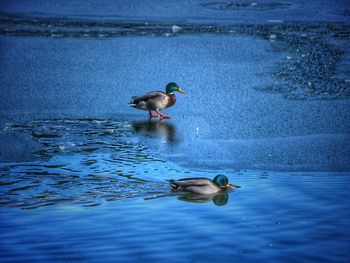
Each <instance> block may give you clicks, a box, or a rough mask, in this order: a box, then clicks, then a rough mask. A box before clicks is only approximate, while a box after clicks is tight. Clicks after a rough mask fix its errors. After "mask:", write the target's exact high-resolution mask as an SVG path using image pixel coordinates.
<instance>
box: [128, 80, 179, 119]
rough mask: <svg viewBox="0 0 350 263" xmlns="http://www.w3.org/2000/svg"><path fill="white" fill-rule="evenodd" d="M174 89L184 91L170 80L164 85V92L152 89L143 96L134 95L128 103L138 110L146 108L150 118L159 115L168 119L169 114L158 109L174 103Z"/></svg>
mask: <svg viewBox="0 0 350 263" xmlns="http://www.w3.org/2000/svg"><path fill="white" fill-rule="evenodd" d="M175 91H177V92H180V93H185V92H184V91H183V90H182V89H181V88H180V87H179V86H178V85H177V84H176V83H174V82H170V83H169V84H168V85H167V86H166V92H162V91H153V92H149V93H147V94H145V95H143V96H134V97H132V99H133V100H132V101H131V102H130V103H129V106H131V107H133V108H136V109H139V110H147V111H148V112H149V117H150V118H156V117H158V115H159V116H161V118H165V119H169V118H170V116H167V115H165V114H164V113H161V112H160V110H162V109H165V108H169V107H171V106H172V105H174V104H175V102H176V96H175V94H174V92H175ZM152 111H155V112H156V113H155V114H152Z"/></svg>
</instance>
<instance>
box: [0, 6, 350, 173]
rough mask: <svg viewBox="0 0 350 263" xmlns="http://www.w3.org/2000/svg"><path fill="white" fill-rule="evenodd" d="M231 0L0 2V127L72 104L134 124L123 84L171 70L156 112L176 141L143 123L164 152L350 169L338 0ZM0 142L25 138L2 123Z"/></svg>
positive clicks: (211, 163)
mask: <svg viewBox="0 0 350 263" xmlns="http://www.w3.org/2000/svg"><path fill="white" fill-rule="evenodd" d="M255 2H256V3H258V5H255V4H253V5H252V3H255ZM227 3H228V2H226V1H223V2H220V1H217V2H216V1H184V2H182V3H181V5H178V1H155V0H152V1H99V2H98V4H92V3H90V1H70V2H69V3H52V1H0V11H1V14H0V18H1V21H2V25H1V24H0V32H1V35H0V59H1V65H0V97H1V103H0V124H1V128H3V127H5V125H6V123H18V122H24V123H28V122H30V121H31V120H33V119H46V118H58V119H60V118H76V117H89V118H100V119H103V118H117V119H118V118H121V119H123V120H125V121H127V122H130V123H131V124H135V123H141V124H142V123H143V122H144V121H145V122H146V121H147V115H146V112H143V111H136V110H135V109H132V108H130V107H128V106H127V103H128V102H129V100H130V97H131V96H133V95H142V94H143V93H145V92H146V91H151V90H163V89H164V87H165V85H166V84H167V83H168V82H170V81H175V82H177V83H178V84H179V85H180V87H182V88H183V89H184V90H185V91H186V94H185V95H182V94H179V95H178V96H177V98H178V101H177V103H176V105H175V106H174V107H172V108H171V109H168V110H166V111H165V113H166V114H169V115H171V116H172V119H171V120H169V121H167V123H168V124H169V125H168V126H165V131H164V133H166V132H167V131H169V127H171V131H172V132H173V133H175V136H176V143H167V142H166V141H163V140H159V139H154V137H152V138H149V136H147V135H148V134H147V132H142V131H141V132H140V139H141V140H143V142H142V143H145V144H148V145H150V146H151V149H154V151H157V152H158V153H159V154H160V156H162V157H163V158H165V159H169V160H172V161H175V162H177V163H180V164H181V165H185V166H190V167H210V168H213V169H217V168H220V169H221V168H237V169H260V170H262V169H266V170H297V171H299V170H300V171H309V170H313V171H324V170H326V171H349V169H350V145H349V141H350V140H349V139H350V136H349V132H350V114H349V112H350V104H349V96H350V93H349V82H350V81H349V79H350V76H349V46H350V45H349V10H350V7H349V4H348V3H347V1H337V2H336V3H334V2H333V1H283V2H276V1H252V2H244V1H241V3H242V4H241V5H239V6H235V5H232V4H227ZM232 3H233V2H232ZM273 3H275V4H273ZM278 3H280V4H278ZM62 21H63V22H62ZM106 21H107V22H108V23H110V24H107V25H106V24H104V23H105V22H106ZM60 23H61V24H60ZM134 126H135V125H134ZM167 127H168V128H167ZM162 136H163V135H160V138H161V137H162ZM0 143H1V150H0V161H1V162H8V161H20V160H25V159H28V158H31V157H30V154H28V152H30V150H28V148H32V147H34V148H35V145H32V144H34V142H30V141H28V138H26V137H24V135H23V134H21V133H18V134H10V135H9V133H8V131H1V132H0ZM13 145H16V147H13Z"/></svg>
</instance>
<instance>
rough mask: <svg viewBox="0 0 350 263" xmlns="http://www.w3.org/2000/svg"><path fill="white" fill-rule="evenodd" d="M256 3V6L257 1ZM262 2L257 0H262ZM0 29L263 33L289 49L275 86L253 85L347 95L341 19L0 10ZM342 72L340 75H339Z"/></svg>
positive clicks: (84, 33)
mask: <svg viewBox="0 0 350 263" xmlns="http://www.w3.org/2000/svg"><path fill="white" fill-rule="evenodd" d="M259 5H260V4H258V5H257V6H259ZM261 5H262V4H261ZM0 22H1V25H0V34H1V35H6V36H12V35H15V36H38V37H50V38H56V37H60V38H62V37H64V38H67V37H68V38H82V39H86V38H97V39H106V38H113V37H131V36H147V37H175V36H179V35H203V34H214V35H220V36H224V35H230V36H233V37H234V36H249V37H256V38H262V39H264V40H267V41H269V42H270V43H271V46H272V47H273V49H274V50H275V51H276V52H284V53H287V54H289V55H288V56H287V57H286V59H285V60H284V61H281V63H280V64H279V65H278V67H277V68H276V69H275V70H274V71H275V73H274V74H273V76H274V77H275V78H276V79H278V80H279V84H277V85H274V86H267V87H266V86H263V87H255V88H256V90H259V91H264V92H272V93H282V94H283V96H284V97H285V98H287V99H297V100H309V99H347V98H349V97H350V82H349V74H350V73H349V70H348V69H346V68H345V69H343V68H344V67H343V65H342V64H340V63H339V62H340V61H341V60H342V59H343V58H344V56H345V55H346V54H348V53H349V49H348V48H346V47H347V46H349V45H348V44H347V45H346V44H342V45H334V44H333V43H332V42H345V43H348V42H349V40H350V34H349V30H348V28H349V27H348V25H347V24H346V23H335V22H333V23H330V22H329V23H327V22H322V23H303V22H281V23H266V24H233V25H219V24H189V23H178V22H176V23H175V22H149V21H131V20H130V21H127V20H116V19H110V20H105V21H101V20H97V19H95V20H94V19H93V18H92V17H90V18H88V17H87V18H85V19H82V18H80V17H70V18H63V17H54V16H50V17H45V16H35V15H33V16H30V15H19V14H18V15H14V14H1V15H0ZM339 71H342V76H340V75H339V74H338V72H339Z"/></svg>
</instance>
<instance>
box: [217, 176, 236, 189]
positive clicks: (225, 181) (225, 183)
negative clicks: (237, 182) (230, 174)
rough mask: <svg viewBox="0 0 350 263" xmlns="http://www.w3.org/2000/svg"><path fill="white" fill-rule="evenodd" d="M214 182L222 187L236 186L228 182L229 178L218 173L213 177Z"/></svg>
mask: <svg viewBox="0 0 350 263" xmlns="http://www.w3.org/2000/svg"><path fill="white" fill-rule="evenodd" d="M213 182H214V183H216V184H217V185H218V186H220V188H234V187H235V186H234V185H232V184H229V183H228V179H227V177H226V176H225V175H223V174H218V175H217V176H215V178H214V179H213Z"/></svg>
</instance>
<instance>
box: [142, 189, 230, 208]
mask: <svg viewBox="0 0 350 263" xmlns="http://www.w3.org/2000/svg"><path fill="white" fill-rule="evenodd" d="M170 196H176V197H177V200H180V201H183V202H189V203H197V204H198V203H209V202H211V201H213V203H214V204H215V205H217V206H224V205H226V204H227V203H228V193H227V192H226V191H225V192H220V193H216V194H210V195H201V194H193V193H179V192H176V193H175V192H173V193H168V194H161V195H156V196H151V197H146V198H144V200H153V199H158V198H162V197H170Z"/></svg>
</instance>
